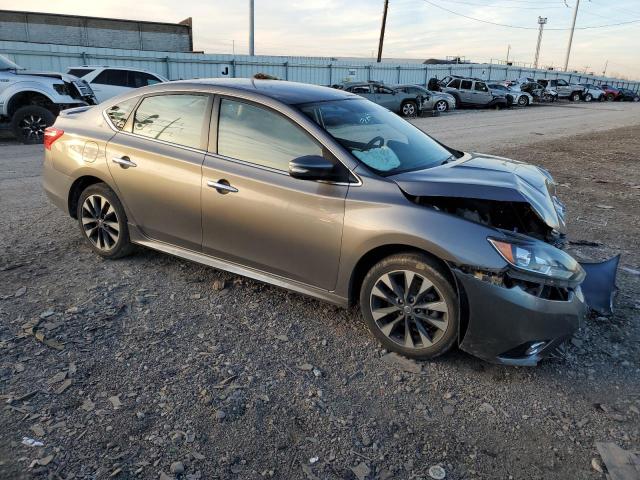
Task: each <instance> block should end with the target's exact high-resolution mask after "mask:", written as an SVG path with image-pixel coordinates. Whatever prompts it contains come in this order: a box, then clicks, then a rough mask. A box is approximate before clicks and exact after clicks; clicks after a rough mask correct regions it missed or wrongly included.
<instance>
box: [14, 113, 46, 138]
mask: <svg viewBox="0 0 640 480" xmlns="http://www.w3.org/2000/svg"><path fill="white" fill-rule="evenodd" d="M18 127H19V128H20V130H21V131H22V132H23V135H24V138H26V139H27V140H38V141H41V140H42V139H43V138H44V129H45V128H47V122H46V121H45V120H44V118H42V117H41V116H40V115H27V116H26V117H24V118H23V119H22V120H20V123H19V124H18Z"/></svg>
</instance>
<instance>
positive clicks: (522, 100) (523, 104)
mask: <svg viewBox="0 0 640 480" xmlns="http://www.w3.org/2000/svg"><path fill="white" fill-rule="evenodd" d="M518 105H520V106H521V107H526V106H527V105H529V97H527V96H526V95H521V96H520V97H519V98H518Z"/></svg>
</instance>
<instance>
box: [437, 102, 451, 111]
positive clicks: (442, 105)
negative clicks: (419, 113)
mask: <svg viewBox="0 0 640 480" xmlns="http://www.w3.org/2000/svg"><path fill="white" fill-rule="evenodd" d="M434 109H435V110H436V111H438V112H446V111H447V110H449V104H448V103H447V101H446V100H438V101H437V102H436V104H435V105H434Z"/></svg>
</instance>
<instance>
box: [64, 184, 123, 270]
mask: <svg viewBox="0 0 640 480" xmlns="http://www.w3.org/2000/svg"><path fill="white" fill-rule="evenodd" d="M76 215H77V218H78V225H79V227H80V232H81V233H82V237H83V238H84V239H85V241H86V242H87V244H88V245H89V247H91V250H93V251H94V252H95V253H97V254H98V255H100V256H101V257H104V258H109V259H116V258H121V257H124V256H126V255H129V254H130V253H131V252H132V251H133V244H132V243H131V241H130V239H129V227H128V225H127V215H126V213H125V211H124V208H123V206H122V203H120V200H119V199H118V196H117V195H116V194H115V192H114V191H113V190H111V189H110V188H109V187H108V186H107V185H106V184H104V183H95V184H93V185H90V186H88V187H87V188H86V189H85V190H84V191H83V192H82V194H80V198H79V200H78V208H77V210H76Z"/></svg>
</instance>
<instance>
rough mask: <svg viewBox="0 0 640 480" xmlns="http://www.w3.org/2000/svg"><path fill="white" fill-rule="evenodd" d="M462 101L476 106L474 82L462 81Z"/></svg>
mask: <svg viewBox="0 0 640 480" xmlns="http://www.w3.org/2000/svg"><path fill="white" fill-rule="evenodd" d="M460 100H462V101H463V102H464V103H470V104H474V105H475V104H476V103H477V102H476V98H475V95H474V92H473V82H472V81H471V80H461V81H460Z"/></svg>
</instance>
